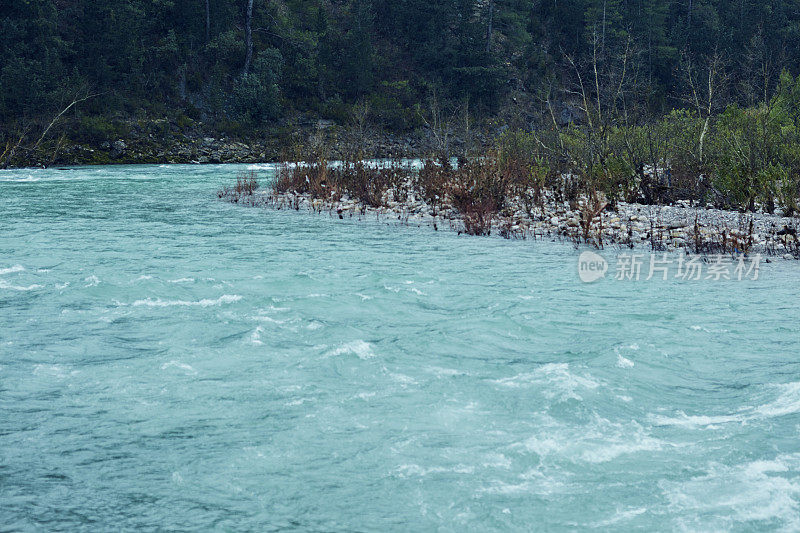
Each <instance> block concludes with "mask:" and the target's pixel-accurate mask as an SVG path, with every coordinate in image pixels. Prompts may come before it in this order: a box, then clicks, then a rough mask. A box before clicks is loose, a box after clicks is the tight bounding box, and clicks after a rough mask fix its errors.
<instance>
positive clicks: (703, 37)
mask: <svg viewBox="0 0 800 533" xmlns="http://www.w3.org/2000/svg"><path fill="white" fill-rule="evenodd" d="M798 35H800V9H799V8H798V6H797V4H796V2H794V1H791V0H767V1H761V0H758V1H756V0H679V1H676V0H672V1H669V0H668V1H662V0H540V1H539V0H537V1H531V0H448V1H431V0H323V1H320V0H236V1H231V0H225V1H221V0H103V1H100V0H83V1H81V0H2V1H1V2H0V87H1V88H2V90H0V121H2V123H3V125H4V126H6V127H10V126H9V125H11V124H16V123H19V122H20V121H24V120H32V119H40V118H42V117H48V118H52V117H53V116H54V115H55V114H57V113H58V112H59V111H60V110H62V109H63V108H64V107H65V106H66V105H67V104H69V103H70V102H71V101H73V100H75V99H78V98H81V97H84V96H87V95H94V96H93V97H92V98H91V99H89V100H87V101H86V102H83V103H82V104H81V105H80V106H75V109H74V110H71V113H73V114H75V113H77V114H81V115H88V116H91V115H106V116H108V115H113V114H117V115H121V116H133V115H135V114H137V113H139V114H146V115H147V116H158V117H163V116H169V117H180V116H186V117H188V118H189V119H193V120H202V121H204V122H205V123H208V124H223V123H236V124H239V125H240V126H241V127H242V128H245V129H246V128H258V127H262V126H269V125H270V124H275V123H277V122H279V121H280V120H282V119H285V118H286V117H291V116H297V115H298V114H299V113H307V114H309V115H311V116H315V117H322V118H331V119H335V120H337V121H340V122H341V121H344V120H348V119H349V118H350V117H351V115H352V109H353V105H354V104H356V103H359V102H362V103H363V102H366V103H368V105H369V109H370V110H371V114H372V116H373V118H374V120H375V121H376V122H378V123H380V125H381V126H384V127H387V128H391V129H395V130H403V129H409V128H414V127H417V126H420V125H421V120H420V117H419V113H417V112H416V111H415V106H416V105H420V104H421V105H423V106H424V105H426V102H428V100H429V99H430V97H431V95H433V94H437V95H438V97H439V98H440V99H441V100H442V101H443V102H451V103H452V102H459V103H462V102H465V101H468V102H469V107H470V110H471V112H472V113H474V114H476V115H478V116H481V117H487V116H497V115H501V116H502V115H503V114H504V113H511V114H512V115H513V116H514V118H520V117H521V118H523V119H527V120H532V119H537V118H538V116H539V115H540V114H541V112H542V109H543V108H542V102H543V101H546V100H548V98H549V99H550V100H553V101H557V102H558V104H559V109H558V110H557V111H558V113H559V117H558V118H559V119H561V118H564V117H566V118H570V117H571V115H572V114H574V113H573V110H572V109H571V108H570V106H569V105H566V104H568V103H569V102H570V101H571V100H574V99H571V98H570V96H569V95H570V93H569V92H568V91H567V92H564V90H565V89H570V88H574V85H575V83H576V79H575V78H576V77H575V73H576V70H579V71H582V72H583V73H584V75H585V77H587V78H588V75H589V73H590V72H591V69H590V68H589V67H590V65H591V64H593V65H596V66H598V67H599V68H600V69H604V70H606V71H608V70H610V69H611V68H612V66H613V67H614V68H617V67H618V66H619V60H620V58H623V57H625V58H627V59H628V63H627V65H625V68H627V76H628V77H629V80H630V81H629V83H628V85H627V86H626V87H624V90H626V91H628V95H627V97H628V105H634V104H636V105H637V106H639V107H640V108H644V109H646V110H647V111H648V112H649V113H654V114H663V113H664V112H667V111H669V110H670V109H672V108H675V107H681V106H684V105H686V101H687V95H690V94H691V87H690V84H689V83H688V82H687V79H688V76H687V72H688V71H689V70H690V69H691V68H695V69H697V71H698V72H700V71H701V70H702V68H701V67H702V66H707V65H708V63H709V61H710V58H712V57H713V58H715V59H716V60H718V61H719V69H720V72H719V80H718V81H719V83H720V87H719V88H718V91H719V93H720V94H719V95H718V105H722V104H723V103H726V104H727V103H731V102H736V103H739V104H741V105H752V104H753V103H755V102H758V101H765V100H766V99H767V98H768V97H769V96H770V95H771V94H772V91H774V90H775V87H776V86H777V80H778V76H779V75H780V72H781V70H782V69H788V70H789V71H790V72H793V73H795V74H796V73H797V72H796V70H797V67H798V62H799V61H800V46H798V42H799V41H798ZM592 68H593V67H592ZM697 81H698V83H700V84H705V81H704V80H701V79H698V80H697ZM634 100H635V101H634ZM715 105H717V104H715ZM537 106H538V107H537ZM561 115H564V117H562V116H561Z"/></svg>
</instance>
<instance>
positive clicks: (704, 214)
mask: <svg viewBox="0 0 800 533" xmlns="http://www.w3.org/2000/svg"><path fill="white" fill-rule="evenodd" d="M219 197H220V199H223V200H226V201H230V202H233V203H237V204H240V205H245V206H252V207H266V208H272V209H294V210H297V211H305V212H308V213H316V214H322V215H327V216H332V217H337V218H339V219H356V220H376V221H379V222H383V223H388V224H397V225H408V226H419V227H430V228H431V229H432V230H436V231H439V230H447V231H455V232H457V233H459V234H462V233H470V232H469V228H468V221H467V220H465V215H464V214H463V213H461V212H460V211H459V210H458V209H456V208H455V207H454V206H453V205H452V203H451V202H450V201H448V200H445V201H444V202H442V203H441V204H440V205H438V206H434V205H430V204H428V203H426V202H425V201H424V200H423V199H422V198H420V197H419V196H417V195H415V194H413V193H410V194H407V195H406V196H401V193H400V192H399V191H396V190H389V191H387V192H386V193H385V196H384V200H385V202H384V203H383V205H380V206H372V205H368V204H366V203H364V202H363V201H359V200H357V199H353V198H350V197H349V196H348V195H343V196H341V197H340V198H338V199H331V200H326V199H321V198H314V197H312V195H310V194H307V193H296V192H283V193H279V192H276V191H275V190H256V191H237V190H236V189H235V188H231V189H224V190H222V191H220V192H219ZM586 213H587V205H586V199H585V198H584V199H581V200H579V201H578V202H577V203H574V202H573V203H572V205H571V204H570V202H566V201H558V199H557V194H556V193H554V191H551V190H545V191H542V202H541V205H538V206H534V207H531V206H528V205H526V202H525V201H523V199H522V198H520V197H514V198H510V199H509V201H508V205H507V206H506V207H505V208H503V209H502V210H501V211H499V212H497V213H495V214H492V215H491V216H490V219H489V220H488V221H487V228H486V231H485V233H484V234H485V235H499V236H501V237H504V238H508V239H534V240H541V239H547V240H553V241H564V242H572V243H575V244H589V245H592V246H595V247H598V248H607V247H608V248H619V249H625V248H627V249H639V250H650V251H664V252H681V251H684V252H687V253H697V254H763V255H767V256H774V257H782V258H784V259H800V247H799V246H798V239H797V225H798V224H797V219H796V218H791V217H783V216H778V215H775V214H768V213H739V212H735V211H727V210H722V209H714V208H711V207H710V206H709V207H701V206H697V205H694V204H692V203H691V202H689V201H678V202H675V203H674V204H673V205H665V206H656V205H644V204H638V203H625V202H618V203H617V204H616V206H614V207H613V208H611V207H610V206H608V205H606V206H605V207H604V208H603V209H602V211H601V212H600V213H598V214H597V215H596V216H592V217H591V222H589V223H587V218H588V216H587V214H586Z"/></svg>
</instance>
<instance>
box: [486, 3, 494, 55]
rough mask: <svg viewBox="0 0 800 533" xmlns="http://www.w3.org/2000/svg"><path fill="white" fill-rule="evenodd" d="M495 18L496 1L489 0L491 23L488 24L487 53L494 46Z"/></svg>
mask: <svg viewBox="0 0 800 533" xmlns="http://www.w3.org/2000/svg"><path fill="white" fill-rule="evenodd" d="M493 19H494V1H493V0H489V24H488V25H487V26H486V53H487V54H488V53H489V52H490V51H491V48H492V23H493Z"/></svg>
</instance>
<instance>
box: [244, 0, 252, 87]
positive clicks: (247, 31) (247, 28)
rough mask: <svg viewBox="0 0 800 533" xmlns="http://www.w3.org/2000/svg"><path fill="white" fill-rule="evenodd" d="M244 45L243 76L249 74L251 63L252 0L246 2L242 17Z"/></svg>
mask: <svg viewBox="0 0 800 533" xmlns="http://www.w3.org/2000/svg"><path fill="white" fill-rule="evenodd" d="M244 43H245V46H246V48H247V54H246V55H245V58H244V69H242V73H243V74H245V75H246V74H247V73H249V72H250V63H252V61H253V0H247V11H245V15H244Z"/></svg>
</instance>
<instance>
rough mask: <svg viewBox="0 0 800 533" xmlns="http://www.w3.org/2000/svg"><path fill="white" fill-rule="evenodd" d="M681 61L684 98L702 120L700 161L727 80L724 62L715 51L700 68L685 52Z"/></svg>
mask: <svg viewBox="0 0 800 533" xmlns="http://www.w3.org/2000/svg"><path fill="white" fill-rule="evenodd" d="M681 63H682V67H683V71H684V75H685V77H686V83H687V85H688V87H689V94H688V95H687V96H686V97H685V99H686V100H687V101H688V103H689V104H690V105H692V106H693V107H694V108H695V110H696V111H697V114H698V116H699V117H700V118H701V119H702V120H703V129H702V131H701V133H700V138H699V140H698V153H699V156H700V162H701V163H702V161H703V147H704V144H705V139H706V135H707V134H708V128H709V126H710V123H711V117H712V115H713V113H714V111H715V110H716V108H717V107H718V106H719V103H720V102H719V100H720V98H721V96H722V92H723V89H724V87H725V85H726V84H727V81H728V78H727V75H726V73H725V62H724V61H723V60H722V57H721V56H720V55H719V54H718V53H717V52H716V51H715V52H714V53H713V54H711V55H710V56H709V57H708V58H707V60H706V62H705V64H704V65H703V67H702V69H700V68H698V67H697V65H696V64H695V63H694V62H693V61H692V58H691V56H690V55H689V54H688V53H687V52H684V54H683V56H682V58H681Z"/></svg>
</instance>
